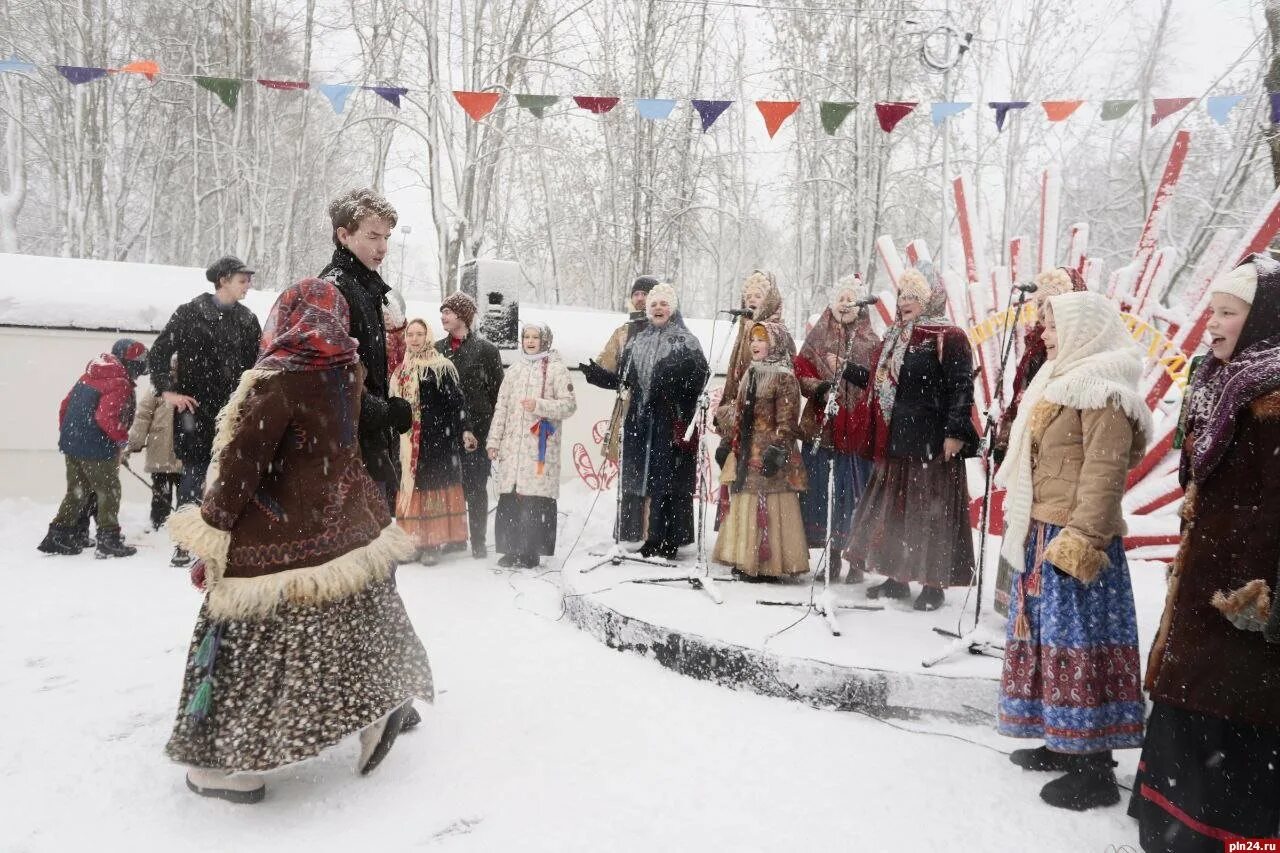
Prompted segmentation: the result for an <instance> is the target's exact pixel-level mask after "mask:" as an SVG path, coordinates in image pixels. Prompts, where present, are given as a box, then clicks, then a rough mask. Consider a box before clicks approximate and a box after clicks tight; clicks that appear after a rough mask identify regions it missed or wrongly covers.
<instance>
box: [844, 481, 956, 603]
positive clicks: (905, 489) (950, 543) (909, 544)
mask: <svg viewBox="0 0 1280 853" xmlns="http://www.w3.org/2000/svg"><path fill="white" fill-rule="evenodd" d="M844 555H845V559H847V560H848V561H849V564H850V565H851V566H855V567H859V568H863V569H865V570H866V571H869V572H876V573H877V574H881V575H884V576H885V577H888V578H892V579H893V580H896V581H901V582H903V583H908V582H910V581H915V582H917V583H921V584H925V585H927V586H937V587H947V586H967V585H969V584H970V583H972V582H973V569H974V559H973V534H972V533H971V532H970V528H969V487H968V485H967V484H966V483H965V473H964V460H962V459H953V460H951V461H950V462H944V461H943V460H941V459H935V460H933V461H931V462H925V461H923V460H919V459H897V458H892V457H890V458H887V459H882V460H879V461H877V462H876V463H875V468H874V469H873V470H872V472H871V482H870V483H868V484H867V490H866V492H865V493H864V494H863V496H862V499H861V501H860V502H859V503H858V510H857V512H856V513H855V515H854V518H853V533H852V534H851V535H850V536H849V544H848V547H846V548H845V552H844Z"/></svg>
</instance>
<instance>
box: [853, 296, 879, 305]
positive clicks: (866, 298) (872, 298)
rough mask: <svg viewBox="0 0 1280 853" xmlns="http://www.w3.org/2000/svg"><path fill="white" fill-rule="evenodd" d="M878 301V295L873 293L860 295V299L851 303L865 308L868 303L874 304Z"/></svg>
mask: <svg viewBox="0 0 1280 853" xmlns="http://www.w3.org/2000/svg"><path fill="white" fill-rule="evenodd" d="M879 301H880V297H879V296H876V295H875V294H872V295H871V296H864V297H862V298H861V299H859V300H858V301H857V302H855V303H853V304H854V305H857V306H858V307H859V308H866V307H867V306H868V305H875V304H876V303H877V302H879Z"/></svg>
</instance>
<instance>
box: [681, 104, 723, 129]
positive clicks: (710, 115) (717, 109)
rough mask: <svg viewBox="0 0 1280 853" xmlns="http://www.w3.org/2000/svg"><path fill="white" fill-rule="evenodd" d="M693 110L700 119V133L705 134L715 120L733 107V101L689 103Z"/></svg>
mask: <svg viewBox="0 0 1280 853" xmlns="http://www.w3.org/2000/svg"><path fill="white" fill-rule="evenodd" d="M690 103H691V104H693V108H694V109H695V110H697V111H698V115H699V116H700V117H701V118H702V132H703V133H706V132H707V131H708V130H710V129H711V125H713V124H715V123H716V119H718V118H720V116H721V114H722V113H724V111H725V110H727V109H729V107H731V106H733V101H700V100H693V101H690Z"/></svg>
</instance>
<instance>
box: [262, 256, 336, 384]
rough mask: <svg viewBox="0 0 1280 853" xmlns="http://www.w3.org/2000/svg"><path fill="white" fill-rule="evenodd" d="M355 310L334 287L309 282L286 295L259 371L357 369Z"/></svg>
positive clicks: (265, 338)
mask: <svg viewBox="0 0 1280 853" xmlns="http://www.w3.org/2000/svg"><path fill="white" fill-rule="evenodd" d="M350 329H351V309H350V308H348V307H347V300H346V299H344V298H343V297H342V294H341V293H339V292H338V288H336V287H334V286H333V284H332V283H330V282H328V281H325V280H323V279H319V278H307V279H303V280H302V281H300V282H298V283H297V284H295V285H293V286H292V287H290V288H289V289H287V290H286V291H284V292H283V293H281V294H280V298H279V299H277V300H276V304H275V305H273V306H272V307H271V314H270V315H269V316H268V317H267V326H266V328H265V329H263V331H262V343H261V344H260V345H259V347H258V362H257V364H255V365H254V368H255V369H258V370H288V371H302V370H328V369H329V368H331V367H339V366H341V365H344V364H355V363H356V361H357V360H358V359H359V356H358V354H357V353H356V346H357V344H356V339H355V338H353V337H351V334H350Z"/></svg>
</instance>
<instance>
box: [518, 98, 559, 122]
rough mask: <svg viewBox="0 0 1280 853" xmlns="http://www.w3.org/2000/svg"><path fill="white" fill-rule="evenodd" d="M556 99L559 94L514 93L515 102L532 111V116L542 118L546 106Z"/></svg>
mask: <svg viewBox="0 0 1280 853" xmlns="http://www.w3.org/2000/svg"><path fill="white" fill-rule="evenodd" d="M558 100H560V96H559V95H516V103H517V104H519V105H520V106H522V107H524V108H525V109H526V110H528V111H529V112H531V113H533V117H534V118H542V116H543V113H545V112H546V110H547V107H549V106H551V105H553V104H554V103H555V102H556V101H558Z"/></svg>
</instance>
